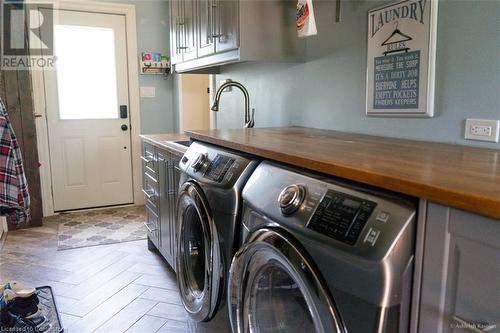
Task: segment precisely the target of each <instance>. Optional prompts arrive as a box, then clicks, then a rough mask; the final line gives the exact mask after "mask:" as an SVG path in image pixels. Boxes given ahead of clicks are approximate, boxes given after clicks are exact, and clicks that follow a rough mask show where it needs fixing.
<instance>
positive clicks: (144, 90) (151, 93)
mask: <svg viewBox="0 0 500 333" xmlns="http://www.w3.org/2000/svg"><path fill="white" fill-rule="evenodd" d="M140 94H141V97H144V98H153V97H156V88H155V87H141V88H140Z"/></svg>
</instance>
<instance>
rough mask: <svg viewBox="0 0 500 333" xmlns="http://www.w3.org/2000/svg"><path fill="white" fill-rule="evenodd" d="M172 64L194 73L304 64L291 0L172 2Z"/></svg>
mask: <svg viewBox="0 0 500 333" xmlns="http://www.w3.org/2000/svg"><path fill="white" fill-rule="evenodd" d="M170 50H171V61H172V64H173V65H174V69H175V71H177V72H189V71H196V70H200V69H205V70H206V69H210V68H217V66H220V65H223V64H227V63H233V62H239V61H290V62H294V61H301V60H302V59H303V55H304V42H303V40H300V39H299V38H298V37H297V33H296V29H295V6H294V5H293V2H291V1H282V0H280V1H278V0H268V1H257V0H241V1H239V0H172V1H170Z"/></svg>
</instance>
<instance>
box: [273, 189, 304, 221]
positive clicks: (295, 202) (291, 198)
mask: <svg viewBox="0 0 500 333" xmlns="http://www.w3.org/2000/svg"><path fill="white" fill-rule="evenodd" d="M305 198H306V187H305V186H304V185H297V184H293V185H289V186H287V187H285V188H284V189H283V191H281V193H280V195H279V197H278V203H279V205H280V208H281V212H282V213H283V214H284V215H290V214H293V213H295V212H296V211H297V210H298V209H299V208H300V206H301V205H302V203H303V202H304V199H305Z"/></svg>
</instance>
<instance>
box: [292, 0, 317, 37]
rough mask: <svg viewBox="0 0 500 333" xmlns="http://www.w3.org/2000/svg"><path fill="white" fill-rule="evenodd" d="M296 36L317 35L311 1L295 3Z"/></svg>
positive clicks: (303, 0)
mask: <svg viewBox="0 0 500 333" xmlns="http://www.w3.org/2000/svg"><path fill="white" fill-rule="evenodd" d="M296 21H297V22H296V23H297V35H298V36H299V37H307V36H314V35H317V34H318V30H317V29H316V19H315V18H314V9H313V3H312V0H298V1H297V17H296Z"/></svg>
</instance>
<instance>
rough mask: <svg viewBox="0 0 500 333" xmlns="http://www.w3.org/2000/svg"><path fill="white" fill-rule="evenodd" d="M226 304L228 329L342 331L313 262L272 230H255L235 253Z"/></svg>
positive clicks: (250, 331)
mask: <svg viewBox="0 0 500 333" xmlns="http://www.w3.org/2000/svg"><path fill="white" fill-rule="evenodd" d="M228 304H229V316H230V320H231V325H232V326H233V332H245V333H247V332H248V333H285V332H308V333H309V332H316V333H336V332H338V333H343V332H345V328H344V325H343V324H342V320H341V319H340V316H339V314H338V312H337V310H336V306H335V304H334V302H333V300H332V299H331V296H330V294H329V292H328V289H327V287H326V286H325V285H324V284H323V282H322V279H321V278H320V276H319V272H318V270H317V269H316V268H315V266H314V264H313V262H312V260H311V259H310V258H309V257H308V256H307V254H306V252H305V250H304V249H303V248H302V247H301V246H300V245H299V244H298V243H297V242H295V241H294V240H293V239H291V238H289V236H287V235H286V234H284V233H281V232H279V231H277V230H272V229H261V230H258V231H256V232H254V233H253V234H251V236H250V238H249V240H248V242H247V243H246V244H245V245H244V246H243V247H242V248H241V249H240V250H239V251H238V252H237V253H236V255H235V257H234V259H233V263H232V265H231V269H230V276H229V284H228Z"/></svg>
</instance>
